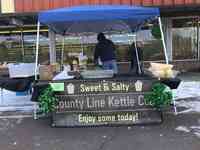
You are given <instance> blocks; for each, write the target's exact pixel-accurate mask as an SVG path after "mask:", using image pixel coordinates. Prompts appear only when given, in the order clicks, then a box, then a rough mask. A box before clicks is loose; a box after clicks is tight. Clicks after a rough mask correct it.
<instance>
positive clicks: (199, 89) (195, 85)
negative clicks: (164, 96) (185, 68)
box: [173, 81, 200, 100]
mask: <svg viewBox="0 0 200 150" xmlns="http://www.w3.org/2000/svg"><path fill="white" fill-rule="evenodd" d="M173 91H174V92H173V93H174V99H175V100H177V99H184V98H191V97H200V81H188V82H187V81H182V82H181V83H180V85H179V87H178V89H175V90H173Z"/></svg>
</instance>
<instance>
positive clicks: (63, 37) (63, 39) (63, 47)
mask: <svg viewBox="0 0 200 150" xmlns="http://www.w3.org/2000/svg"><path fill="white" fill-rule="evenodd" d="M64 51H65V36H64V35H63V36H62V52H61V69H62V68H63V64H64Z"/></svg>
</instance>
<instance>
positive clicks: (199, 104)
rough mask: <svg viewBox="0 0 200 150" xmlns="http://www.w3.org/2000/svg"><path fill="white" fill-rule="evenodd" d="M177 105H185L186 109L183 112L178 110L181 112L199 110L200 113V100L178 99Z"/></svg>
mask: <svg viewBox="0 0 200 150" xmlns="http://www.w3.org/2000/svg"><path fill="white" fill-rule="evenodd" d="M176 107H184V108H186V110H183V111H181V112H178V113H179V114H181V113H189V112H198V113H200V100H199V101H197V100H195V101H188V100H180V101H176Z"/></svg>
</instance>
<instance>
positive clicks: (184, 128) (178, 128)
mask: <svg viewBox="0 0 200 150" xmlns="http://www.w3.org/2000/svg"><path fill="white" fill-rule="evenodd" d="M175 130H177V131H183V132H187V133H188V132H190V129H188V128H187V127H185V126H178V127H177V128H176V129H175Z"/></svg>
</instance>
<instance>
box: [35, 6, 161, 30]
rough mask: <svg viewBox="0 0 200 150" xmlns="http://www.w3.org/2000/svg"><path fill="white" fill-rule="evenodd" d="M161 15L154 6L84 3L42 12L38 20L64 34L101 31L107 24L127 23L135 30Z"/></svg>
mask: <svg viewBox="0 0 200 150" xmlns="http://www.w3.org/2000/svg"><path fill="white" fill-rule="evenodd" d="M159 15H160V12H159V9H158V8H152V7H139V6H127V5H89V6H88V5H83V6H76V7H70V8H60V9H54V10H48V11H44V12H40V13H39V16H38V21H39V22H40V23H42V24H45V25H48V26H49V27H50V28H52V29H53V30H54V31H55V32H58V33H62V34H64V33H66V32H69V33H70V32H71V33H74V32H99V31H100V30H101V31H102V30H106V26H105V24H106V25H110V24H112V25H113V24H126V25H127V26H129V28H130V29H131V30H134V29H135V28H136V27H137V26H139V25H140V24H142V23H144V22H145V21H148V20H152V19H155V17H158V16H159ZM122 22H123V23H122ZM99 24H100V25H99ZM103 24H104V25H103ZM112 25H110V26H112ZM73 26H75V27H73ZM117 28H119V27H117ZM119 30H121V29H119Z"/></svg>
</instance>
